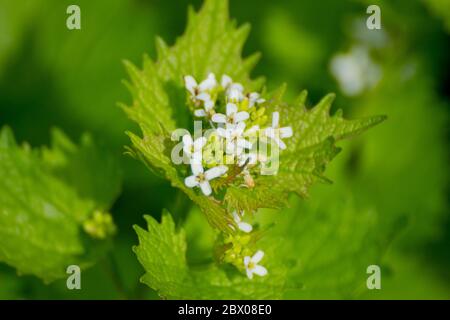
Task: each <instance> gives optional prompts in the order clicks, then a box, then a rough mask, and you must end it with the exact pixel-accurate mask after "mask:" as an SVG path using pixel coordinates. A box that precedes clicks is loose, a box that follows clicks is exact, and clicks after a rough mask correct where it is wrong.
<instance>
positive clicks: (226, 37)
mask: <svg viewBox="0 0 450 320" xmlns="http://www.w3.org/2000/svg"><path fill="white" fill-rule="evenodd" d="M188 20H189V22H188V26H187V28H186V32H185V34H184V35H183V36H182V37H180V38H179V39H178V40H177V41H176V43H175V45H174V46H173V47H170V48H169V47H168V46H167V45H166V44H165V43H164V41H163V40H162V39H160V38H158V39H157V40H156V46H157V52H158V60H157V61H156V62H153V61H152V60H151V59H150V58H149V57H147V56H145V57H144V62H143V69H142V70H139V69H138V68H137V67H135V66H134V65H133V64H131V63H129V62H126V63H125V64H126V68H127V70H128V73H129V75H130V78H131V83H127V86H128V88H129V90H130V92H131V94H132V96H133V105H132V106H130V107H127V106H123V108H124V110H125V112H126V113H127V114H128V116H129V117H130V118H131V119H132V120H134V121H135V122H136V123H138V124H139V126H140V128H141V131H142V134H143V138H139V137H138V136H136V135H134V134H129V135H130V137H131V140H132V143H133V148H132V149H133V151H132V152H131V153H132V154H133V155H134V156H135V157H136V158H138V159H140V160H142V161H143V162H144V163H146V164H147V165H148V166H149V167H150V168H153V170H155V169H156V171H157V172H159V173H160V174H162V175H163V176H165V177H166V178H167V179H169V180H170V181H171V183H172V185H173V186H175V187H178V188H179V189H181V190H183V191H184V192H186V194H187V195H188V196H189V197H190V198H191V200H193V201H194V202H196V203H197V204H198V205H199V206H200V207H201V209H202V211H203V212H204V213H205V215H206V217H207V219H208V221H210V223H211V224H212V225H213V226H214V227H218V228H219V229H221V230H223V231H225V230H228V229H229V225H230V223H232V220H231V218H230V217H229V215H227V214H226V212H225V210H224V209H223V208H221V207H220V205H219V204H218V203H216V202H215V201H214V200H212V199H210V198H207V197H204V196H199V195H197V193H196V192H195V191H193V190H191V189H188V188H186V187H185V186H184V183H183V179H181V178H180V176H179V175H178V173H177V169H176V168H175V166H174V164H173V163H172V162H171V161H170V157H169V152H170V150H168V149H167V147H165V146H164V142H165V141H168V140H169V138H170V137H169V132H171V131H172V130H174V129H175V128H176V127H177V125H178V124H179V122H180V121H176V119H177V116H178V115H179V114H180V113H182V112H183V110H180V109H181V108H184V109H187V108H186V107H184V100H181V104H180V101H179V99H176V96H177V93H179V92H182V93H183V94H184V91H185V89H184V87H183V76H184V75H187V74H189V75H193V76H194V77H197V78H198V79H200V78H202V77H204V76H206V75H207V73H208V72H214V73H216V74H218V75H221V74H228V75H230V76H232V77H233V79H235V81H239V82H241V83H243V84H245V85H246V86H248V87H249V88H257V87H260V86H261V84H262V80H261V79H259V80H255V81H252V80H251V79H250V76H249V73H250V71H251V69H252V68H253V66H254V65H255V64H256V62H257V60H258V56H259V55H252V56H250V57H248V58H247V59H242V58H241V51H242V47H243V45H244V42H245V39H246V37H247V35H248V32H249V26H248V25H244V26H242V27H240V28H237V27H236V24H235V23H234V22H231V21H229V18H228V2H227V1H222V0H207V1H205V4H204V5H203V7H202V9H201V10H200V11H199V12H198V13H194V12H193V11H192V10H191V11H190V12H189V19H188Z"/></svg>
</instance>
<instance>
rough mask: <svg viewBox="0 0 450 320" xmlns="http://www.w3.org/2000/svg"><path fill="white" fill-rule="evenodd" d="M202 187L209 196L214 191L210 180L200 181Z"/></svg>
mask: <svg viewBox="0 0 450 320" xmlns="http://www.w3.org/2000/svg"><path fill="white" fill-rule="evenodd" d="M200 188H201V189H202V192H203V194H204V195H205V196H209V195H210V194H211V193H212V190H211V186H210V185H209V182H208V181H202V182H200Z"/></svg>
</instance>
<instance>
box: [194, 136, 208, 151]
mask: <svg viewBox="0 0 450 320" xmlns="http://www.w3.org/2000/svg"><path fill="white" fill-rule="evenodd" d="M205 144H206V138H205V137H200V138H197V139H195V141H194V150H195V151H200V150H201V149H202V148H203V147H204V146H205Z"/></svg>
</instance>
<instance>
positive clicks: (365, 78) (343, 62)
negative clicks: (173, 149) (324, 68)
mask: <svg viewBox="0 0 450 320" xmlns="http://www.w3.org/2000/svg"><path fill="white" fill-rule="evenodd" d="M330 70H331V73H332V74H333V76H334V77H335V78H336V80H337V81H338V83H339V86H340V88H341V90H342V92H343V93H344V94H346V95H347V96H351V97H352V96H357V95H359V94H361V93H363V92H364V91H365V90H367V89H371V88H372V87H374V86H375V85H376V84H377V83H378V82H379V81H380V79H381V76H382V70H381V67H380V66H379V65H378V64H376V63H375V62H373V60H372V58H371V56H370V53H369V50H368V49H367V48H365V47H360V46H356V47H353V48H352V49H351V50H350V52H348V53H345V54H338V55H335V56H334V57H333V59H332V60H331V64H330Z"/></svg>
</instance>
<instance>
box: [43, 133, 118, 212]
mask: <svg viewBox="0 0 450 320" xmlns="http://www.w3.org/2000/svg"><path fill="white" fill-rule="evenodd" d="M42 156H43V159H44V162H46V163H47V164H48V166H49V169H50V170H51V172H52V173H53V174H55V175H56V176H57V177H58V178H60V179H62V180H63V181H64V182H65V183H67V184H68V185H70V186H72V187H73V188H75V189H76V191H77V193H78V194H79V195H80V196H81V197H82V198H87V199H91V200H94V201H96V202H97V203H98V205H99V209H105V210H107V209H108V208H110V207H111V206H112V204H113V202H114V200H115V199H116V198H117V196H118V195H119V193H120V186H121V172H120V168H119V165H118V163H117V162H116V161H115V158H114V157H113V156H112V155H111V154H109V153H108V151H107V150H106V149H105V148H103V147H102V146H100V145H98V144H96V143H95V142H94V141H93V140H92V137H91V136H90V135H89V134H84V135H83V136H82V137H81V140H80V145H79V146H77V145H76V144H75V143H73V142H72V141H71V140H70V139H69V138H68V137H67V136H66V135H65V134H64V133H63V132H62V131H61V130H58V129H53V130H52V148H43V155H42Z"/></svg>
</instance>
